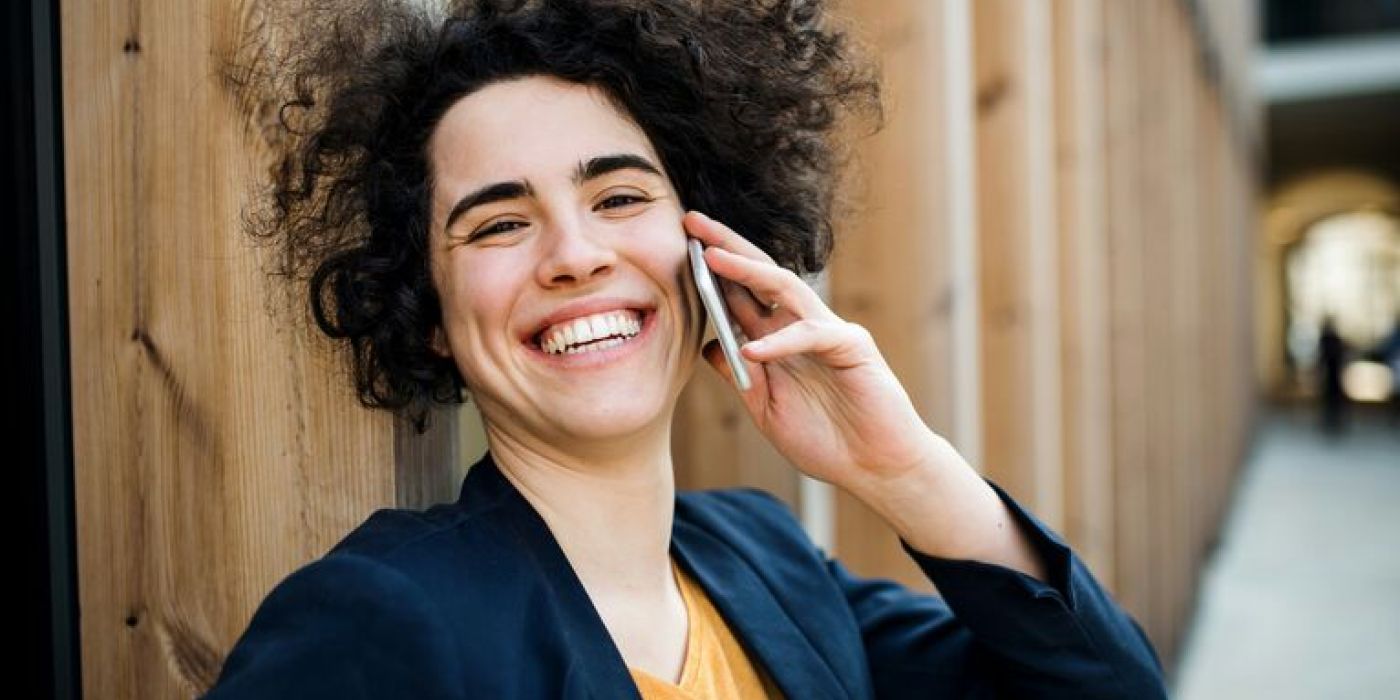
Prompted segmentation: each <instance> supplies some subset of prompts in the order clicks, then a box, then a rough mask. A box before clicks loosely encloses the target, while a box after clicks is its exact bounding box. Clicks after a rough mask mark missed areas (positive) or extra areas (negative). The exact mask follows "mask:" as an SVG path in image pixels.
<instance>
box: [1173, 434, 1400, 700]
mask: <svg viewBox="0 0 1400 700" xmlns="http://www.w3.org/2000/svg"><path fill="white" fill-rule="evenodd" d="M1353 417H1354V418H1357V420H1355V421H1353V423H1352V425H1351V426H1350V430H1348V431H1347V432H1346V433H1345V434H1344V435H1342V436H1341V437H1340V438H1327V437H1324V436H1322V435H1320V434H1319V433H1318V431H1317V429H1316V428H1315V420H1313V417H1312V415H1310V414H1306V413H1304V414H1292V415H1290V414H1281V415H1275V416H1273V417H1271V418H1269V419H1267V420H1266V421H1265V422H1264V423H1263V424H1262V425H1261V429H1260V431H1259V433H1258V442H1257V443H1256V445H1255V448H1254V450H1253V452H1252V455H1251V457H1250V460H1249V464H1248V465H1246V468H1245V471H1244V473H1243V474H1242V475H1241V481H1240V483H1239V491H1238V492H1237V494H1236V500H1235V503H1234V506H1233V508H1232V510H1231V513H1230V515H1229V516H1228V518H1227V520H1226V524H1225V531H1224V532H1223V533H1222V539H1221V542H1220V547H1219V549H1218V551H1217V552H1216V554H1215V556H1214V558H1213V560H1212V562H1211V563H1210V565H1209V566H1208V567H1207V568H1206V571H1205V573H1204V577H1203V579H1202V589H1201V593H1200V605H1199V607H1198V608H1197V611H1196V618H1195V620H1194V622H1193V623H1192V629H1191V632H1190V636H1189V638H1188V639H1187V641H1186V646H1185V648H1184V653H1183V655H1182V663H1181V667H1180V669H1179V672H1178V674H1177V677H1176V679H1175V680H1176V682H1175V683H1174V692H1173V697H1177V698H1182V699H1183V700H1214V699H1215V698H1230V699H1232V700H1233V699H1237V698H1271V699H1279V700H1282V699H1286V698H1400V428H1397V427H1396V424H1395V423H1394V422H1391V421H1389V420H1387V419H1386V418H1385V417H1384V416H1382V415H1379V414H1371V415H1369V416H1353Z"/></svg>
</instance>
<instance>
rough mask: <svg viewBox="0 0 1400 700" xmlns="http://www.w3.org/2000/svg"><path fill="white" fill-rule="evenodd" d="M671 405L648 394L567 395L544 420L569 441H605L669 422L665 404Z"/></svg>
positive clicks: (639, 433) (642, 433) (642, 432)
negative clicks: (585, 396)
mask: <svg viewBox="0 0 1400 700" xmlns="http://www.w3.org/2000/svg"><path fill="white" fill-rule="evenodd" d="M657 398H658V399H659V398H660V397H657ZM673 406H674V404H672V405H671V406H670V407H668V406H667V405H666V404H665V403H664V402H662V401H660V400H653V399H651V397H639V396H635V395H633V396H631V397H625V396H622V397H619V396H611V397H606V398H604V397H597V398H594V399H586V398H583V397H571V399H566V400H563V401H560V402H559V403H557V404H556V405H555V406H553V407H552V408H551V410H550V411H549V412H548V413H549V415H548V417H547V420H548V422H549V423H552V424H553V425H554V426H555V428H556V430H557V431H558V432H559V433H562V434H563V436H565V437H566V438H567V439H569V440H573V441H579V442H584V443H607V442H615V441H618V440H627V439H633V438H635V439H644V438H645V436H647V435H648V434H651V433H654V432H655V431H656V430H657V429H658V428H659V427H664V426H665V425H666V424H668V423H669V422H670V419H671V411H670V410H669V408H671V407H673ZM582 446H583V445H579V447H582Z"/></svg>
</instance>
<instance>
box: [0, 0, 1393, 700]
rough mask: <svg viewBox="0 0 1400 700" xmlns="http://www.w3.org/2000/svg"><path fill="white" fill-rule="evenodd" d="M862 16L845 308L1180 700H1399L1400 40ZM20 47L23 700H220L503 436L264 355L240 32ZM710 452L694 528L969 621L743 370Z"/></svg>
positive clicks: (1091, 9)
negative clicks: (720, 507)
mask: <svg viewBox="0 0 1400 700" xmlns="http://www.w3.org/2000/svg"><path fill="white" fill-rule="evenodd" d="M836 5H837V7H836V9H837V14H838V15H839V16H840V17H841V18H842V21H844V22H847V23H849V26H850V28H851V31H852V33H853V36H855V37H856V38H858V40H860V41H862V42H864V43H865V44H866V45H867V46H868V47H869V49H870V50H871V51H872V52H874V53H875V54H876V55H878V57H879V58H880V61H881V64H882V67H883V72H884V81H885V90H886V123H885V127H884V129H883V130H882V131H880V132H879V133H878V134H876V135H875V136H873V137H866V136H865V135H863V134H858V133H851V134H850V136H849V142H850V144H851V147H852V156H853V157H852V163H851V167H850V169H849V173H850V177H849V178H848V180H847V183H846V187H845V190H844V192H845V197H846V199H847V200H848V201H849V202H850V204H851V206H850V208H849V211H848V213H847V214H845V215H844V217H843V219H842V220H841V221H840V225H839V240H838V244H837V254H836V256H835V258H834V260H833V261H832V264H831V266H830V267H829V268H828V270H826V271H825V272H824V273H823V274H822V275H821V276H820V277H818V278H814V279H813V280H811V281H812V283H813V284H814V285H816V286H817V287H818V288H819V289H820V290H821V291H822V292H823V294H825V295H826V297H827V299H828V300H829V302H830V303H831V305H832V306H833V308H835V310H836V311H837V312H838V313H839V314H841V315H842V316H844V317H845V318H847V319H849V320H852V321H856V322H858V323H861V324H862V325H864V326H866V327H867V328H869V329H870V330H871V332H872V333H873V334H874V335H875V338H876V340H877V342H878V343H879V344H880V347H881V349H882V350H883V352H884V353H885V355H886V358H887V359H888V360H889V362H890V364H891V366H892V367H893V368H894V369H895V371H896V372H897V374H898V375H899V376H900V378H901V380H902V381H903V382H904V384H905V386H906V388H907V389H908V390H909V393H910V395H911V397H912V398H913V399H914V401H915V403H916V405H917V406H918V408H919V410H920V411H921V412H922V414H923V415H924V417H925V419H926V420H927V421H928V423H929V424H930V425H931V426H933V427H934V428H935V429H936V430H938V431H939V432H940V433H942V434H943V435H945V436H947V437H948V438H949V439H950V440H951V441H952V442H953V443H954V444H955V445H956V446H957V447H958V448H959V450H960V451H962V452H963V454H964V455H965V456H967V458H968V459H969V461H971V462H972V463H973V464H974V465H975V466H977V467H978V468H979V469H980V470H982V471H983V473H984V474H986V475H987V476H988V478H991V479H993V480H994V481H996V482H997V483H998V484H1000V485H1002V486H1004V487H1005V488H1007V489H1008V490H1009V491H1010V492H1011V493H1012V494H1013V495H1015V496H1016V497H1017V498H1018V499H1019V500H1021V501H1022V502H1023V503H1025V504H1027V505H1028V506H1029V507H1030V508H1031V509H1032V510H1033V511H1034V512H1036V513H1037V514H1038V515H1040V516H1041V518H1042V519H1044V520H1045V521H1046V522H1048V523H1050V524H1051V525H1052V526H1054V527H1055V528H1056V529H1057V530H1059V531H1060V532H1062V533H1064V535H1065V536H1066V537H1067V539H1068V540H1069V541H1070V542H1071V544H1072V545H1073V546H1074V548H1075V550H1076V551H1077V552H1078V554H1079V555H1080V556H1081V557H1082V558H1083V559H1084V560H1085V561H1086V562H1088V563H1089V565H1090V566H1091V567H1092V569H1093V571H1094V572H1095V574H1096V575H1097V576H1098V577H1099V578H1100V579H1101V580H1102V581H1104V583H1105V584H1107V585H1108V586H1109V588H1110V589H1111V590H1112V591H1113V593H1114V595H1115V596H1116V597H1117V598H1118V599H1119V600H1120V601H1122V603H1123V604H1124V605H1125V606H1126V607H1127V608H1128V609H1129V611H1130V612H1132V614H1133V615H1134V616H1135V617H1136V618H1137V619H1138V620H1139V621H1140V622H1141V623H1142V624H1143V626H1144V627H1145V629H1146V630H1147V631H1148V633H1149V635H1150V636H1151V637H1152V639H1153V641H1154V644H1155V645H1156V647H1157V649H1158V650H1159V652H1160V653H1161V655H1162V657H1163V661H1164V663H1165V665H1166V666H1167V668H1168V671H1169V674H1170V675H1171V678H1172V682H1173V685H1174V687H1175V688H1176V690H1177V693H1178V694H1179V695H1180V696H1182V697H1191V698H1217V697H1218V698H1238V697H1270V698H1273V697H1334V696H1344V697H1379V696H1383V695H1385V694H1386V693H1387V692H1393V691H1392V690H1391V689H1392V688H1394V687H1397V684H1400V675H1397V674H1398V673H1400V671H1397V670H1396V669H1400V665H1396V664H1395V663H1394V660H1395V659H1396V658H1400V624H1397V622H1400V607H1397V603H1396V602H1395V601H1394V600H1393V598H1394V595H1393V593H1394V588H1395V582H1396V581H1397V580H1400V556H1397V555H1396V554H1395V548H1394V547H1393V546H1391V545H1390V543H1389V542H1388V541H1386V537H1387V535H1389V534H1390V533H1394V532H1396V531H1400V516H1397V513H1400V509H1397V508H1395V507H1394V504H1395V503H1396V499H1397V498H1400V437H1398V436H1400V391H1398V390H1397V388H1396V387H1397V378H1400V367H1397V365H1396V362H1397V359H1396V358H1397V355H1400V339H1398V338H1400V336H1397V332H1400V329H1397V318H1400V138H1397V136H1400V133H1398V132H1397V125H1400V2H1396V1H1395V0H1265V1H1262V2H1256V1H1255V0H1122V1H1119V0H842V1H841V2H839V3H837V4H836ZM4 12H5V15H6V21H5V23H4V27H5V30H4V31H5V32H6V38H7V39H8V41H7V43H6V46H7V49H6V54H7V56H8V57H9V58H10V59H11V60H10V66H9V68H10V70H9V80H8V81H7V83H6V95H7V100H6V110H5V113H4V118H5V122H4V124H3V127H0V128H3V131H4V133H5V134H6V135H7V137H8V138H7V139H6V140H5V141H4V143H5V146H4V148H5V155H6V158H5V163H6V165H7V168H6V172H7V177H8V178H10V183H9V184H10V185H11V186H10V187H6V188H3V189H4V196H5V197H6V198H7V200H6V207H5V211H8V212H12V218H13V219H14V220H15V222H16V230H17V231H18V235H17V236H14V237H12V240H11V243H10V246H11V248H10V252H11V255H10V256H9V259H10V260H12V261H13V262H12V267H11V274H10V275H9V276H8V277H9V280H8V281H9V283H10V284H11V285H12V291H11V293H10V295H8V298H9V299H11V300H12V301H13V302H14V303H12V304H11V305H10V306H9V307H8V308H7V314H9V315H10V317H9V320H10V327H11V328H14V329H15V331H14V332H13V333H12V335H13V336H14V338H15V342H16V344H17V347H18V350H19V354H20V357H21V358H22V359H21V365H20V368H21V371H20V372H18V373H16V374H18V375H19V376H17V377H16V378H15V383H14V386H13V388H12V390H11V392H10V395H11V397H12V399H11V412H12V413H11V416H10V419H11V423H12V425H13V426H14V427H15V431H14V435H15V436H16V437H15V439H16V440H17V442H16V445H17V446H18V451H19V454H20V455H21V456H20V460H19V465H20V466H21V467H22V472H23V474H24V479H23V481H22V484H21V486H22V497H21V499H20V503H21V506H22V507H21V508H20V509H19V510H18V511H17V512H19V513H20V517H21V520H22V528H21V530H20V531H21V532H22V533H23V535H24V536H23V538H22V543H23V547H24V550H23V551H24V560H23V561H24V564H23V565H22V566H20V567H18V568H19V569H20V573H21V576H22V577H23V580H22V590H23V591H24V593H23V594H22V596H23V600H24V601H25V603H26V604H25V605H22V606H21V607H22V608H23V610H22V623H23V624H22V629H23V631H24V633H25V636H26V637H27V638H28V639H30V640H31V643H30V644H29V645H27V648H26V649H25V651H24V654H25V656H24V657H23V658H22V659H21V662H20V663H19V664H18V666H19V668H20V669H21V670H22V674H23V675H22V677H21V679H20V680H18V681H16V683H17V684H18V685H19V686H20V687H24V688H26V689H27V688H30V687H32V688H34V692H33V693H32V695H33V696H34V697H46V696H51V697H59V698H70V697H78V696H79V695H80V694H81V695H85V696H87V697H94V698H97V697H101V698H107V697H113V698H137V697H139V698H152V697H161V698H164V697H172V698H173V697H189V696H190V695H191V694H192V693H194V692H197V691H198V690H199V689H201V688H202V687H204V686H206V685H207V684H208V683H210V682H211V681H212V680H213V678H214V676H215V674H217V672H218V669H219V667H220V665H221V663H222V659H223V654H224V653H225V652H226V650H227V649H228V648H229V646H230V645H231V644H232V642H233V641H234V639H235V638H236V636H237V634H238V633H239V632H241V631H242V630H243V629H244V627H245V626H246V624H247V621H248V617H249V615H250V614H251V613H252V610H253V609H254V607H255V606H256V605H257V603H258V602H259V601H260V600H261V599H262V598H263V596H264V595H266V593H267V591H268V590H270V588H271V587H272V586H273V585H274V584H275V583H276V582H277V581H278V580H280V579H281V578H282V577H283V576H285V575H286V574H287V573H288V572H290V571H291V570H293V569H295V568H296V567H297V566H300V565H301V564H302V563H304V562H306V561H308V560H310V559H312V558H314V557H317V556H320V555H321V554H322V553H324V552H325V550H326V549H328V548H329V547H330V546H331V545H332V544H334V543H335V542H336V541H338V539H339V538H340V537H341V536H343V535H344V533H345V532H347V531H348V530H350V529H351V528H352V527H354V526H355V525H357V524H358V523H359V522H361V521H362V520H363V519H364V517H366V516H367V515H368V514H369V513H370V512H371V511H372V510H374V509H375V508H379V507H406V508H422V507H425V506H427V505H429V504H432V503H436V502H441V501H446V500H451V499H453V498H455V496H456V490H457V488H458V486H459V484H460V481H461V478H462V476H463V473H464V470H465V469H466V467H467V466H468V465H469V464H470V463H471V462H472V461H473V460H474V459H475V457H476V456H477V455H478V454H480V452H481V450H482V449H484V442H483V440H482V436H481V432H480V426H479V424H478V422H477V420H476V418H475V416H474V414H473V413H472V411H471V410H470V407H468V408H467V409H465V410H462V411H460V412H457V413H456V414H455V415H453V414H446V415H444V416H442V417H441V419H440V420H437V421H435V422H434V424H433V425H434V427H433V429H432V430H431V431H430V432H429V433H428V434H426V435H421V436H420V435H417V434H416V433H415V432H414V431H413V430H412V428H411V427H410V426H405V425H401V424H398V423H396V422H394V421H392V420H390V419H388V418H386V417H384V416H381V415H377V414H371V413H369V412H367V411H364V410H361V409H359V408H357V407H356V406H355V405H354V403H353V397H351V396H350V393H349V391H348V389H347V388H346V387H345V382H344V381H343V378H342V377H341V376H340V375H339V373H338V372H339V370H338V367H337V365H336V363H335V361H334V360H333V359H331V358H329V357H328V356H327V355H326V353H325V348H324V347H323V346H322V345H319V344H318V343H316V342H313V341H311V340H309V337H310V336H307V335H303V334H300V332H299V331H297V330H295V329H289V328H287V327H286V324H285V318H275V317H274V316H272V315H271V314H269V313H268V309H269V304H268V299H269V296H270V294H271V292H270V287H269V285H270V283H269V281H268V280H267V279H266V278H265V277H264V276H263V275H262V274H261V272H260V261H259V257H258V256H259V253H258V252H257V251H256V250H254V249H253V248H252V247H251V246H250V245H249V244H248V242H247V241H246V239H245V238H244V237H243V236H242V235H241V234H240V232H239V230H238V215H239V210H240V208H241V207H242V205H243V203H244V202H245V201H246V197H247V196H248V193H249V191H248V184H249V183H250V182H253V181H254V180H255V179H256V178H258V177H260V176H261V169H262V168H263V167H264V166H265V156H266V155H267V151H266V145H265V144H263V143H261V142H260V141H259V139H258V129H257V125H254V124H248V123H246V122H245V121H243V120H242V118H241V117H240V116H239V115H240V110H239V105H238V104H237V95H236V94H232V93H230V91H229V90H228V89H227V87H228V86H226V85H224V84H221V83H220V82H219V81H218V80H217V79H216V78H215V76H216V75H217V74H218V70H217V63H218V61H219V60H220V58H221V57H222V56H224V55H225V53H226V52H227V51H228V50H229V49H230V48H231V46H232V45H233V40H234V39H235V38H236V37H237V36H239V35H240V33H241V32H243V31H247V30H248V29H249V28H250V27H252V26H255V25H253V24H252V22H254V17H255V13H252V12H250V11H248V7H247V6H245V4H243V3H238V2H233V1H232V0H178V1H176V0H142V1H139V2H138V1H137V0H113V1H111V2H107V3H76V2H66V1H64V0H31V1H30V2H28V3H11V4H7V5H6V6H5V10H4ZM675 452H676V457H677V465H678V470H679V473H678V480H679V482H680V485H681V486H682V487H683V488H709V487H726V486H734V485H750V486H759V487H762V488H765V489H767V490H769V491H771V492H773V493H775V494H777V495H778V496H780V497H782V498H783V499H784V500H786V501H787V502H788V503H789V504H790V505H791V506H792V508H793V510H794V512H795V513H797V514H798V516H799V517H800V518H801V519H802V521H803V523H804V525H805V526H806V528H807V530H808V531H809V533H810V534H811V535H812V537H813V539H814V540H815V541H817V542H818V543H819V544H820V545H822V546H823V547H825V548H827V549H828V550H829V551H831V552H832V553H834V554H836V555H837V556H839V557H840V558H842V559H843V560H844V561H846V562H847V563H848V565H850V566H851V568H852V569H853V570H855V571H857V572H858V573H862V574H864V575H868V576H886V577H890V578H894V579H897V580H900V581H902V582H904V583H906V584H907V585H909V586H911V587H913V588H917V589H920V590H924V591H929V592H933V591H932V588H931V587H930V586H929V585H928V583H927V581H925V580H924V579H923V578H922V577H921V576H920V575H919V574H918V571H917V569H916V568H915V567H914V566H913V565H912V564H911V562H909V561H908V559H907V557H906V556H905V555H904V553H903V552H902V551H901V550H900V548H899V546H898V543H897V540H896V539H895V537H894V535H893V533H892V532H891V531H889V530H888V529H887V528H886V527H885V526H884V524H883V523H882V522H880V520H879V519H878V518H877V517H876V516H875V515H874V514H873V513H871V512H869V511H868V510H866V509H865V508H864V507H863V506H862V505H861V504H860V503H859V502H857V501H855V500H854V499H852V498H849V497H848V496H847V495H845V494H844V493H840V492H836V491H834V490H832V489H831V488H829V487H826V486H824V485H822V484H819V483H816V482H813V481H811V480H808V479H805V478H803V477H800V476H799V475H798V474H797V473H796V472H795V471H794V470H793V469H792V468H791V467H789V466H788V465H786V464H785V463H784V462H783V461H782V459H781V458H780V457H779V456H778V455H777V454H776V453H775V452H774V451H773V450H772V449H771V448H770V447H768V446H767V444H766V443H765V442H764V440H763V439H762V437H761V436H759V435H758V433H757V432H756V431H755V430H754V429H753V428H752V427H751V426H750V425H749V424H748V422H747V418H746V417H745V415H744V413H743V411H742V409H741V408H740V407H739V405H738V404H737V402H736V401H735V400H734V399H733V397H732V396H731V395H730V393H729V392H728V390H727V389H726V388H725V387H724V386H723V385H722V384H721V383H720V382H719V381H718V380H717V379H716V378H715V377H713V376H710V375H709V374H708V372H702V373H701V376H698V377H697V379H696V381H695V382H693V383H692V386H690V387H689V388H688V389H687V392H686V394H685V395H684V397H683V399H682V406H681V411H680V414H679V416H678V417H677V424H676V432H675ZM30 601H33V603H34V604H33V605H30V604H29V602H30ZM80 611H81V614H79V613H80Z"/></svg>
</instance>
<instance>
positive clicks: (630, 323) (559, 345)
mask: <svg viewBox="0 0 1400 700" xmlns="http://www.w3.org/2000/svg"><path fill="white" fill-rule="evenodd" d="M653 315H654V314H651V313H648V312H645V311H643V310H641V309H615V310H612V311H604V312H600V313H596V314H590V315H588V316H582V317H579V318H573V319H569V320H567V321H563V322H561V323H556V324H554V325H551V326H549V327H548V328H545V329H544V330H543V331H540V332H539V333H538V334H536V335H535V337H534V338H533V342H532V343H531V344H532V345H533V346H534V347H535V349H536V350H538V351H540V352H541V353H543V354H545V355H547V356H549V357H550V358H551V359H552V360H556V361H569V362H570V363H571V364H572V363H573V362H574V361H577V360H583V359H585V358H584V357H581V356H588V357H587V359H589V360H592V359H595V357H596V359H597V360H599V361H603V362H606V361H607V360H608V359H610V358H611V357H613V356H617V355H619V354H620V353H621V352H622V351H624V350H627V349H630V346H632V345H635V344H636V343H637V339H638V338H639V337H640V336H641V335H642V334H643V333H644V332H645V331H646V330H647V329H648V326H649V324H648V321H649V320H650V318H651V316H653ZM566 358H567V360H566ZM590 364H591V363H590Z"/></svg>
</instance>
